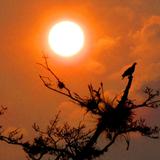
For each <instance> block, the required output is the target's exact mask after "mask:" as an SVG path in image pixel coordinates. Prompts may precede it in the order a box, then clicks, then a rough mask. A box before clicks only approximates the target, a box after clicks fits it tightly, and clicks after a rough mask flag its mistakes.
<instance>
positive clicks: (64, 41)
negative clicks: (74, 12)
mask: <svg viewBox="0 0 160 160" xmlns="http://www.w3.org/2000/svg"><path fill="white" fill-rule="evenodd" d="M84 40H85V37H84V32H83V30H82V28H81V27H80V26H79V25H78V24H77V23H75V22H72V21H61V22H59V23H57V24H55V25H54V26H53V27H52V28H51V30H50V31H49V35H48V43H49V46H50V47H51V49H52V50H53V52H55V53H56V54H58V55H59V56H62V57H71V56H74V55H75V54H78V53H79V51H80V50H81V49H82V48H83V46H84Z"/></svg>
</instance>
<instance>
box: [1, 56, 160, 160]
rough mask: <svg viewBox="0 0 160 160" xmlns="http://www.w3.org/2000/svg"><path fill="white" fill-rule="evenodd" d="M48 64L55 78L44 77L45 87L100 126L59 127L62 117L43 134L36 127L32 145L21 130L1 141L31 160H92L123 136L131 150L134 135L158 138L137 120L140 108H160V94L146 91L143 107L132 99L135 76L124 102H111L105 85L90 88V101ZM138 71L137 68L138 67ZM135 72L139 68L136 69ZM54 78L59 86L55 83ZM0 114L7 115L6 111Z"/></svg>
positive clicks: (156, 129) (152, 129)
mask: <svg viewBox="0 0 160 160" xmlns="http://www.w3.org/2000/svg"><path fill="white" fill-rule="evenodd" d="M44 60H45V64H40V65H41V66H42V67H43V68H44V69H45V70H46V71H47V72H49V74H51V76H53V77H44V76H42V75H40V79H41V80H42V82H43V84H44V85H45V86H46V87H47V88H48V89H50V90H52V91H55V92H57V93H59V94H61V95H64V96H66V97H68V98H69V99H70V100H72V101H73V102H74V103H76V104H77V105H78V106H79V107H81V108H84V109H85V110H86V113H90V114H91V115H94V116H93V118H94V119H95V120H96V126H95V128H94V129H93V130H88V129H87V128H86V127H85V125H84V124H83V123H82V122H80V123H79V125H78V126H77V127H71V126H70V125H69V124H67V123H66V124H64V125H59V123H58V122H59V114H57V115H56V117H55V119H53V120H51V121H50V122H49V125H48V126H47V129H46V130H42V129H41V128H40V126H39V125H37V124H34V125H33V129H34V130H35V132H36V134H37V135H36V137H35V138H34V140H33V141H32V142H24V141H23V135H21V134H20V133H19V131H18V130H15V131H12V132H10V133H9V135H8V136H3V133H2V132H1V134H0V140H1V141H5V142H7V143H10V144H16V145H20V146H21V147H22V148H23V150H24V151H25V152H26V153H27V155H28V159H32V160H40V159H42V157H44V156H46V157H48V159H49V157H52V159H55V160H92V159H95V158H96V157H99V156H101V155H103V154H104V153H105V152H107V151H108V149H109V148H110V146H111V145H113V144H114V142H115V141H116V139H117V137H119V136H123V137H124V140H125V141H126V144H127V147H126V148H127V149H129V143H130V136H129V135H130V133H133V132H138V133H140V134H141V135H142V136H146V137H149V138H154V139H156V138H158V136H159V131H160V129H159V127H157V126H155V127H151V126H148V125H147V124H146V121H145V119H139V120H135V117H136V114H135V110H137V109H139V108H145V107H147V108H158V107H159V104H160V99H159V98H160V97H159V96H160V93H159V91H154V90H152V89H150V88H146V89H145V90H144V93H145V95H146V99H145V100H144V101H143V102H142V103H141V104H135V101H132V100H131V99H129V91H130V88H131V85H132V80H133V73H134V70H133V72H130V73H129V72H127V75H125V76H124V77H127V79H128V82H127V85H126V87H125V90H124V92H123V95H122V96H121V98H120V99H118V98H117V97H115V98H114V99H113V100H112V101H110V102H109V101H107V100H106V99H105V96H104V89H103V83H100V86H99V88H98V89H95V88H94V87H93V86H92V85H91V84H89V85H88V90H89V95H88V97H87V98H86V97H81V96H80V95H79V94H77V93H74V92H72V91H71V90H70V89H69V88H68V87H67V85H66V84H65V83H64V82H63V81H61V80H60V79H59V78H58V77H57V76H56V74H55V73H54V72H53V70H51V68H50V67H49V65H48V62H47V58H46V57H45V58H44ZM134 67H135V65H134ZM134 69H135V68H134ZM51 78H54V79H55V81H56V82H57V85H56V86H55V83H54V82H55V81H53V80H51ZM0 113H3V108H2V111H1V112H0ZM102 134H105V135H106V136H105V137H106V138H105V139H104V142H105V145H104V146H103V147H101V148H100V147H98V145H97V144H98V142H99V141H100V136H101V135H102Z"/></svg>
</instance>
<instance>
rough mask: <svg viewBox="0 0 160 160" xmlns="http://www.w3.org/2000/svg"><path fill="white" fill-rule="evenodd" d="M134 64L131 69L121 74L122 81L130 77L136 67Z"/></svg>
mask: <svg viewBox="0 0 160 160" xmlns="http://www.w3.org/2000/svg"><path fill="white" fill-rule="evenodd" d="M136 64H137V63H136V62H135V63H133V65H132V66H131V67H129V68H128V69H127V70H126V71H125V72H124V73H123V74H122V79H123V78H125V77H129V76H132V74H133V72H134V70H135V66H136Z"/></svg>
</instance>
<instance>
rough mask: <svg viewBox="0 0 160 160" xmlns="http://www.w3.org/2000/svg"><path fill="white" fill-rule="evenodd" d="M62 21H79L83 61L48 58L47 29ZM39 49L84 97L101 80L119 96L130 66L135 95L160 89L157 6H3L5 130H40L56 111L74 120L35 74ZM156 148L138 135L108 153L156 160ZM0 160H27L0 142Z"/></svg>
mask: <svg viewBox="0 0 160 160" xmlns="http://www.w3.org/2000/svg"><path fill="white" fill-rule="evenodd" d="M64 19H68V20H73V21H75V22H77V23H79V24H80V25H81V26H82V27H83V29H84V31H85V34H86V44H85V48H84V50H83V51H82V56H76V57H74V58H71V59H68V60H64V59H61V58H60V57H58V56H56V55H54V54H52V52H51V50H50V49H49V47H48V43H47V34H48V32H49V29H50V28H51V26H52V25H53V24H54V23H56V22H57V21H59V20H64ZM42 51H44V52H45V53H47V54H48V55H49V57H50V64H51V66H52V67H53V68H54V70H55V72H56V73H57V74H58V75H59V77H60V78H62V79H63V80H64V81H65V82H66V84H68V86H69V87H70V88H71V89H72V90H74V91H77V92H79V93H81V94H82V95H85V93H86V91H87V84H88V83H90V82H92V83H93V84H95V85H96V86H98V84H99V83H100V82H101V81H103V82H104V84H105V90H106V91H107V93H108V92H109V93H110V94H111V95H112V94H113V93H115V94H118V93H120V92H122V90H123V87H124V85H125V81H121V77H120V75H121V73H122V72H123V70H124V69H125V67H126V66H128V65H130V64H131V63H133V62H135V61H137V62H138V66H137V70H136V73H135V75H136V76H135V79H134V86H133V89H132V91H133V92H134V93H136V92H137V91H140V90H142V88H143V87H144V86H146V85H150V86H152V87H154V88H160V85H159V84H160V83H159V82H160V72H159V68H160V54H159V51H160V1H159V0H132V1H128V0H83V1H82V0H76V1H75V0H45V1H42V0H27V1H22V0H1V1H0V54H1V58H0V104H2V105H5V106H7V107H8V111H7V114H6V115H5V116H4V117H3V118H2V117H1V121H3V123H4V124H5V126H6V127H19V128H24V130H28V131H29V132H26V134H27V135H29V134H31V133H30V131H31V126H32V124H33V122H38V123H40V124H41V125H42V126H45V124H47V122H48V120H49V119H51V118H52V117H53V116H54V114H55V113H57V111H58V110H59V109H61V110H63V113H62V114H64V115H65V116H64V117H67V119H69V118H70V119H72V118H75V117H72V116H70V115H68V114H67V113H70V111H71V110H72V109H71V108H69V109H68V108H67V107H68V106H67V104H68V102H67V101H68V100H67V99H65V98H63V97H62V96H60V95H57V94H55V93H52V92H51V91H49V90H47V89H46V88H45V87H44V86H43V85H42V83H41V81H40V79H39V77H38V74H39V72H40V71H41V69H40V68H39V67H37V65H36V63H37V62H41V61H42V59H41V57H42ZM69 106H70V104H69ZM72 107H73V106H72ZM73 108H74V107H73ZM77 112H78V111H77V110H76V109H75V110H73V113H74V114H77ZM150 114H151V113H150ZM159 114H160V111H159V110H158V112H156V113H152V114H151V115H152V116H151V115H150V116H149V117H151V118H153V117H154V118H153V122H155V123H156V122H157V123H159V122H160V119H159V116H158V115H159ZM159 124H160V123H159ZM144 146H145V147H144ZM159 147H160V144H159V143H158V142H154V141H147V140H146V139H145V140H144V139H143V138H142V139H140V140H135V142H134V143H133V145H132V146H131V149H130V151H129V152H125V147H124V148H123V146H122V145H118V144H116V145H115V147H114V150H113V151H112V152H111V153H109V156H110V157H111V158H112V159H119V160H121V159H120V157H122V159H123V160H124V159H129V160H133V159H135V158H136V156H137V157H138V158H137V159H141V160H150V159H151V158H152V159H158V157H159V150H158V148H159ZM6 150H7V154H6ZM115 153H116V154H115ZM135 153H136V155H135ZM121 154H122V155H123V156H120V155H121ZM0 159H3V160H10V159H17V160H18V159H24V154H23V152H21V150H20V149H19V148H14V147H12V146H8V145H5V144H2V143H0Z"/></svg>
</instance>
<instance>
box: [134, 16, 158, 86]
mask: <svg viewBox="0 0 160 160" xmlns="http://www.w3.org/2000/svg"><path fill="white" fill-rule="evenodd" d="M133 40H134V45H135V47H134V51H133V53H132V57H134V58H136V59H137V60H138V62H139V64H140V67H138V68H140V70H141V71H140V70H138V81H139V82H140V84H141V83H149V82H150V83H152V81H154V80H155V79H159V78H160V72H159V68H160V61H159V60H160V54H159V51H160V16H151V17H150V18H149V19H147V20H146V21H145V22H144V25H143V26H142V28H141V29H140V30H138V31H137V32H136V33H135V34H134V35H133ZM139 82H138V83H139Z"/></svg>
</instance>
